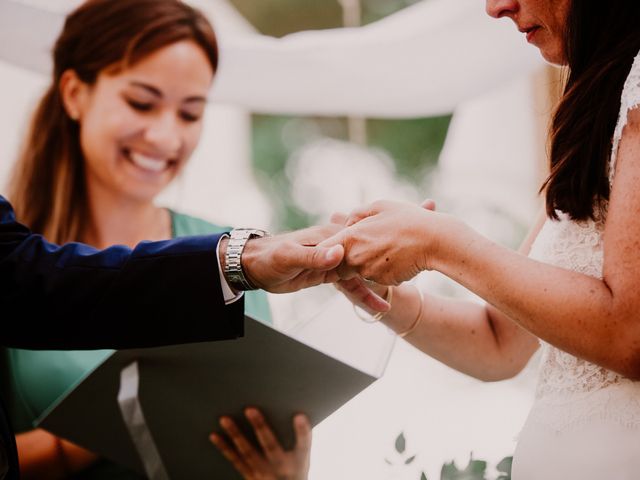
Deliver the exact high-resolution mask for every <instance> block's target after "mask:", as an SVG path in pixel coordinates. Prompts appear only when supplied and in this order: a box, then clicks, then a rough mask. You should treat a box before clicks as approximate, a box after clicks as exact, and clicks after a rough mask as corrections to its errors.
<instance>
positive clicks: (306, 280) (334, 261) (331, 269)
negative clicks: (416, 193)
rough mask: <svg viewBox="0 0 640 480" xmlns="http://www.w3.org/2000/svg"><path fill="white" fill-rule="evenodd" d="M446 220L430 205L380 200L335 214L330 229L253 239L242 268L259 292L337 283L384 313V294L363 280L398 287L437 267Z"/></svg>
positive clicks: (310, 229)
mask: <svg viewBox="0 0 640 480" xmlns="http://www.w3.org/2000/svg"><path fill="white" fill-rule="evenodd" d="M442 217H445V216H444V215H442V214H438V213H435V204H434V202H433V201H432V200H426V201H425V202H423V204H422V205H421V206H417V205H412V204H407V203H400V202H391V201H378V202H375V203H372V204H370V205H368V206H365V207H362V208H359V209H356V210H354V211H353V212H351V213H350V214H348V215H344V214H335V215H334V216H333V218H332V224H330V225H324V226H317V227H311V228H307V229H304V230H298V231H294V232H290V233H285V234H281V235H276V236H274V237H269V238H262V239H256V240H252V241H250V242H248V243H247V247H246V249H245V252H244V254H243V259H242V264H243V268H244V270H245V274H246V275H247V276H248V277H249V278H250V280H251V281H252V282H253V283H254V285H256V286H257V287H259V288H261V289H264V290H267V291H270V292H274V293H285V292H293V291H297V290H300V289H303V288H308V287H312V286H315V285H319V284H322V283H337V284H338V287H339V288H341V289H347V290H349V291H352V290H353V289H357V288H361V289H362V292H361V293H362V295H361V297H362V299H363V300H364V301H363V302H362V303H364V306H365V308H367V309H368V310H370V311H375V312H384V311H386V310H388V309H389V305H388V303H387V302H386V301H384V300H383V299H382V298H381V296H380V295H379V291H380V289H378V290H377V292H378V293H376V292H374V290H372V289H371V288H369V287H370V286H371V284H370V283H369V282H365V281H363V280H364V279H366V280H370V281H371V282H375V284H379V285H399V284H400V283H402V282H404V281H407V280H409V279H411V278H413V277H415V276H416V275H417V274H418V273H420V272H421V271H423V270H428V269H431V268H433V265H432V263H431V262H432V261H433V259H434V255H433V254H432V253H433V252H434V251H435V250H436V249H437V246H438V245H437V244H438V240H437V239H438V235H437V233H438V230H439V229H441V227H440V224H441V219H442ZM385 289H386V287H385ZM359 303H361V302H359Z"/></svg>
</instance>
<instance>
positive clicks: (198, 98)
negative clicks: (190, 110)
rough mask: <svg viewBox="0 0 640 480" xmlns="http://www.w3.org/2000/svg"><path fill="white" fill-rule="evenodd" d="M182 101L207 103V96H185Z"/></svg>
mask: <svg viewBox="0 0 640 480" xmlns="http://www.w3.org/2000/svg"><path fill="white" fill-rule="evenodd" d="M182 103H207V97H203V96H201V95H194V96H192V97H187V98H185V99H184V100H183V101H182Z"/></svg>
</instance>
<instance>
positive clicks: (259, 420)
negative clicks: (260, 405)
mask: <svg viewBox="0 0 640 480" xmlns="http://www.w3.org/2000/svg"><path fill="white" fill-rule="evenodd" d="M245 416H246V417H247V420H249V423H251V426H252V427H253V430H254V432H256V437H257V438H258V441H259V442H260V446H262V450H263V451H264V454H265V455H266V457H267V459H268V460H269V461H270V462H271V463H279V462H280V461H281V460H282V457H283V455H284V450H283V449H282V446H281V445H280V442H279V441H278V439H277V438H276V436H275V434H274V433H273V430H271V428H270V427H269V425H268V424H267V421H266V420H265V418H264V416H263V415H262V413H261V412H260V411H259V410H258V409H257V408H247V409H246V410H245Z"/></svg>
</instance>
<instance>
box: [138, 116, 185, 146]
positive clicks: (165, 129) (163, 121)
mask: <svg viewBox="0 0 640 480" xmlns="http://www.w3.org/2000/svg"><path fill="white" fill-rule="evenodd" d="M145 141H147V142H148V143H149V144H150V145H152V146H153V147H154V148H155V149H157V150H158V151H159V153H162V154H164V155H167V156H175V155H177V154H178V153H179V152H180V149H181V148H182V136H181V133H180V126H179V125H178V122H177V118H176V116H175V114H174V113H173V112H167V113H164V114H162V115H160V116H158V117H156V118H155V119H154V120H153V121H152V122H151V123H150V124H149V125H148V126H147V128H146V130H145Z"/></svg>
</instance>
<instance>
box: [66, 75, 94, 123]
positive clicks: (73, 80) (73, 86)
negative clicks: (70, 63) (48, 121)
mask: <svg viewBox="0 0 640 480" xmlns="http://www.w3.org/2000/svg"><path fill="white" fill-rule="evenodd" d="M58 88H59V89H60V97H61V98H62V104H63V105H64V109H65V111H66V112H67V115H69V117H70V118H71V119H72V120H75V121H79V120H80V119H81V118H82V112H84V110H85V108H84V107H85V105H86V102H87V95H88V91H89V86H88V85H87V84H86V83H85V82H83V81H82V80H80V77H78V74H77V73H76V72H75V70H66V71H65V72H63V74H62V76H61V77H60V84H59V86H58Z"/></svg>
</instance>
